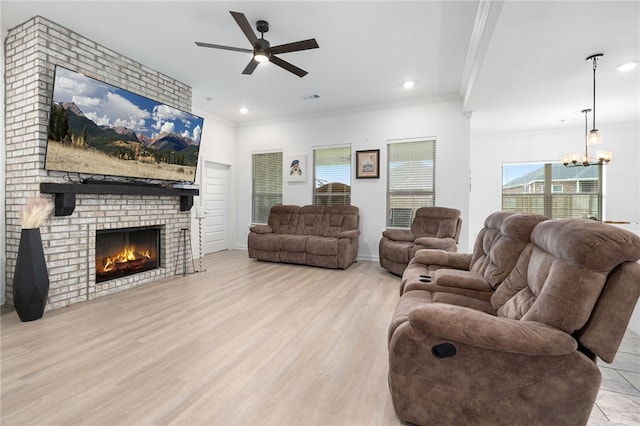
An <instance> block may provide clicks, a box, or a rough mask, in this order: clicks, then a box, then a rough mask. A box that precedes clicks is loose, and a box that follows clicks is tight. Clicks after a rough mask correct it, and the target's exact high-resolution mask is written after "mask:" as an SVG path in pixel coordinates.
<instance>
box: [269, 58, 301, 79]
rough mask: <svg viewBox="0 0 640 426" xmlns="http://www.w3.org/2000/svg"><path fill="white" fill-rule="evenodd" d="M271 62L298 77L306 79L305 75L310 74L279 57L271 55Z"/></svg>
mask: <svg viewBox="0 0 640 426" xmlns="http://www.w3.org/2000/svg"><path fill="white" fill-rule="evenodd" d="M269 62H272V63H274V64H275V65H277V66H279V67H280V68H284V69H285V70H287V71H289V72H292V73H294V74H295V75H297V76H298V77H304V76H305V75H307V74H308V73H307V72H306V71H305V70H303V69H300V68H298V67H296V66H295V65H293V64H290V63H289V62H287V61H284V60H282V59H280V58H278V57H277V56H273V55H271V57H269Z"/></svg>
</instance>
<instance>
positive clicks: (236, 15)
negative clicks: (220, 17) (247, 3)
mask: <svg viewBox="0 0 640 426" xmlns="http://www.w3.org/2000/svg"><path fill="white" fill-rule="evenodd" d="M229 13H230V14H231V16H233V19H235V20H236V23H237V24H238V26H239V27H240V29H241V30H242V32H243V33H244V35H245V36H246V37H247V38H248V39H249V41H250V42H251V45H252V46H255V45H256V44H257V43H258V37H256V33H254V32H253V28H251V24H249V21H248V20H247V17H246V16H244V13H240V12H231V11H229Z"/></svg>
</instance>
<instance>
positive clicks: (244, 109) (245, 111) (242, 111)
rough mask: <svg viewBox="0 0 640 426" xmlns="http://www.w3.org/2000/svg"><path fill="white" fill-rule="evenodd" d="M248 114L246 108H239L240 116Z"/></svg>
mask: <svg viewBox="0 0 640 426" xmlns="http://www.w3.org/2000/svg"><path fill="white" fill-rule="evenodd" d="M248 112H249V108H247V107H242V108H240V114H247V113H248Z"/></svg>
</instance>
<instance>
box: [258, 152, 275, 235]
mask: <svg viewBox="0 0 640 426" xmlns="http://www.w3.org/2000/svg"><path fill="white" fill-rule="evenodd" d="M252 157H253V185H252V201H253V205H252V208H251V210H252V211H251V222H252V223H267V221H268V219H269V212H270V211H271V207H273V206H275V205H279V204H282V152H268V153H264V154H253V155H252Z"/></svg>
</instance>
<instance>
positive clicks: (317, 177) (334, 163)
mask: <svg viewBox="0 0 640 426" xmlns="http://www.w3.org/2000/svg"><path fill="white" fill-rule="evenodd" d="M313 179H314V182H315V185H314V186H313V204H316V205H321V206H335V205H351V147H350V146H344V147H332V148H321V149H314V150H313Z"/></svg>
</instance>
